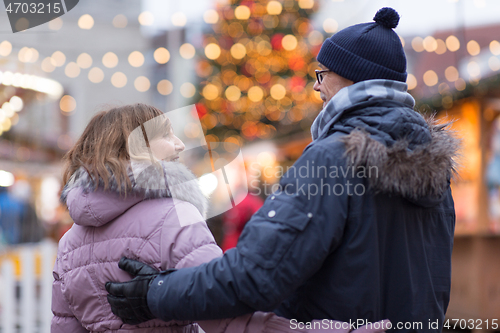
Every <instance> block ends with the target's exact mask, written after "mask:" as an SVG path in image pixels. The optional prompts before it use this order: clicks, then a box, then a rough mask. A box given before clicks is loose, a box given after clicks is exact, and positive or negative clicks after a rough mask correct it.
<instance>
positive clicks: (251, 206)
mask: <svg viewBox="0 0 500 333" xmlns="http://www.w3.org/2000/svg"><path fill="white" fill-rule="evenodd" d="M252 170H254V169H252ZM242 171H243V172H245V173H246V185H247V186H244V185H243V184H240V186H238V190H239V191H238V193H235V194H234V198H235V201H236V202H239V203H238V204H237V205H235V206H234V207H233V208H231V209H230V210H228V211H227V212H226V213H225V214H224V216H223V217H222V223H223V230H224V238H223V240H222V244H221V248H222V251H224V252H226V251H227V250H229V249H231V248H233V247H236V244H237V243H238V238H240V235H241V232H242V231H243V228H244V227H245V224H246V223H247V222H248V221H249V220H250V218H251V217H252V215H253V214H255V212H256V211H258V210H259V208H260V207H262V205H263V204H264V201H263V200H262V199H261V198H260V197H259V196H258V194H256V193H255V192H256V186H255V185H257V184H258V177H257V175H256V174H255V173H252V172H251V170H250V168H249V165H248V164H247V163H245V170H242ZM236 174H240V175H241V173H236ZM235 179H236V180H241V177H235ZM247 189H248V190H247ZM242 196H244V198H243V199H242V200H241V197H242ZM238 199H240V200H238Z"/></svg>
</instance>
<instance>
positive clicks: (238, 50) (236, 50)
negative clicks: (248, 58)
mask: <svg viewBox="0 0 500 333" xmlns="http://www.w3.org/2000/svg"><path fill="white" fill-rule="evenodd" d="M230 52H231V56H232V57H233V58H235V59H243V58H244V57H245V55H246V53H247V50H246V48H245V46H244V45H243V44H241V43H236V44H234V45H233V46H231V50H230ZM207 58H208V57H207ZM209 59H210V58H209Z"/></svg>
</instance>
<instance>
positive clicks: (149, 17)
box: [138, 12, 155, 26]
mask: <svg viewBox="0 0 500 333" xmlns="http://www.w3.org/2000/svg"><path fill="white" fill-rule="evenodd" d="M138 19H139V24H140V25H144V26H151V25H153V23H154V21H155V18H154V16H153V14H152V13H150V12H142V13H140V14H139V18H138Z"/></svg>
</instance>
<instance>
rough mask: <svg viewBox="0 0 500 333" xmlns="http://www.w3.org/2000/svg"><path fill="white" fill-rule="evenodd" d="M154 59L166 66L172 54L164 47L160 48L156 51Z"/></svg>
mask: <svg viewBox="0 0 500 333" xmlns="http://www.w3.org/2000/svg"><path fill="white" fill-rule="evenodd" d="M153 57H154V59H155V61H156V62H157V63H159V64H166V63H167V62H168V61H169V60H170V52H168V50H167V49H166V48H164V47H159V48H157V49H156V50H155V52H154V54H153Z"/></svg>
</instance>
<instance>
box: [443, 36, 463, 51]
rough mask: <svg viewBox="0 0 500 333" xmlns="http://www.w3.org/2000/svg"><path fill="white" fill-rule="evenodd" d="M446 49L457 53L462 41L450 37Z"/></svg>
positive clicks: (447, 39)
mask: <svg viewBox="0 0 500 333" xmlns="http://www.w3.org/2000/svg"><path fill="white" fill-rule="evenodd" d="M446 47H447V48H448V50H449V51H450V52H455V51H458V50H459V49H460V41H459V40H458V38H457V37H455V36H453V35H450V36H448V38H446Z"/></svg>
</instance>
